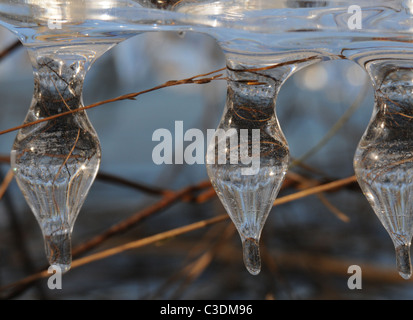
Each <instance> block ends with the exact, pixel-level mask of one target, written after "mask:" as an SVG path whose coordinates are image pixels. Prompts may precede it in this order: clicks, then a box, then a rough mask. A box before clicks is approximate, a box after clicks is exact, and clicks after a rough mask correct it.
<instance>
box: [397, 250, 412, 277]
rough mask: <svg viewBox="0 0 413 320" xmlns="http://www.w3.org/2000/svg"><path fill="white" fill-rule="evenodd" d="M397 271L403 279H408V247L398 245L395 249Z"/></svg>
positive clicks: (410, 272) (409, 266) (410, 269)
mask: <svg viewBox="0 0 413 320" xmlns="http://www.w3.org/2000/svg"><path fill="white" fill-rule="evenodd" d="M396 264H397V270H398V271H399V274H400V276H401V277H402V278H403V279H406V280H408V279H410V277H411V275H412V266H411V263H410V245H406V244H403V245H400V246H397V247H396Z"/></svg>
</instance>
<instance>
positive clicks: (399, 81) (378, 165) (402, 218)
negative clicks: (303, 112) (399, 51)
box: [354, 60, 413, 279]
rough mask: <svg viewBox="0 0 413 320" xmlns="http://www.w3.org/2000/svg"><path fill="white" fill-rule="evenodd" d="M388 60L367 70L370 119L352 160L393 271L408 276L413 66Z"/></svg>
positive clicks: (412, 229)
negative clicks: (387, 242)
mask: <svg viewBox="0 0 413 320" xmlns="http://www.w3.org/2000/svg"><path fill="white" fill-rule="evenodd" d="M397 63H398V62H397V61H396V60H391V61H389V62H388V63H386V62H383V61H382V60H380V61H379V63H378V64H376V65H374V64H371V65H370V66H369V69H368V70H369V73H370V75H371V76H372V79H373V81H374V83H375V86H376V88H375V89H376V93H375V107H374V112H373V116H372V119H371V120H370V123H369V126H368V128H367V130H366V132H365V133H364V135H363V137H362V139H361V141H360V143H359V146H358V148H357V150H356V154H355V158H354V169H355V173H356V176H357V179H358V182H359V184H360V187H361V188H362V190H363V192H364V194H365V195H366V197H367V199H368V200H369V202H370V204H371V206H372V207H373V209H374V211H375V213H376V215H377V216H378V218H379V219H380V221H381V222H382V224H383V226H384V227H385V228H386V230H387V232H388V233H389V235H390V237H391V238H392V240H393V243H394V246H395V248H396V261H397V268H398V270H399V272H400V274H401V275H402V277H403V278H405V279H407V278H409V277H410V276H411V264H410V253H409V250H410V242H411V239H412V236H413V202H412V198H413V130H412V124H413V122H412V119H413V96H412V93H413V63H412V64H411V67H408V66H407V65H406V62H405V61H403V62H400V67H397Z"/></svg>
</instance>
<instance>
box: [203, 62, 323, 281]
mask: <svg viewBox="0 0 413 320" xmlns="http://www.w3.org/2000/svg"><path fill="white" fill-rule="evenodd" d="M313 62H315V61H314V60H313V61H312V62H307V63H302V64H300V66H304V65H308V64H310V63H313ZM229 65H232V66H233V65H234V63H232V62H229ZM297 65H298V64H297V63H296V64H293V63H291V64H288V63H285V64H284V66H283V67H279V68H272V67H269V68H268V67H266V66H265V67H261V68H260V67H256V66H255V67H251V68H250V69H251V71H248V68H247V67H245V66H242V67H241V66H239V65H237V64H235V66H234V67H231V68H229V69H228V76H229V79H230V80H229V81H228V88H227V101H226V106H225V110H224V114H223V117H222V119H221V122H220V124H219V126H218V129H217V130H216V132H215V135H214V136H213V138H212V139H211V141H210V143H209V146H208V152H207V172H208V175H209V178H210V180H211V182H212V185H213V186H214V188H215V190H216V192H217V194H218V196H219V198H220V200H221V202H222V203H223V205H224V207H225V209H226V211H227V212H228V214H229V216H230V217H231V219H232V221H233V222H234V224H235V226H236V228H237V230H238V232H239V234H240V237H241V240H242V243H243V252H244V264H245V266H246V268H247V269H248V271H249V272H250V273H251V274H253V275H256V274H258V273H259V272H260V269H261V261H260V253H259V240H260V236H261V231H262V229H263V226H264V224H265V221H266V219H267V217H268V214H269V212H270V210H271V208H272V206H273V203H274V200H275V198H276V196H277V194H278V191H279V189H280V187H281V184H282V182H283V180H284V177H285V174H286V172H287V169H288V165H289V149H288V145H287V141H286V139H285V137H284V135H283V133H282V131H281V128H280V125H279V123H278V119H277V116H276V113H275V99H276V96H277V93H278V91H279V88H280V86H281V84H282V83H283V82H284V81H285V80H286V79H287V77H288V76H289V75H290V74H291V73H292V72H293V71H295V70H297Z"/></svg>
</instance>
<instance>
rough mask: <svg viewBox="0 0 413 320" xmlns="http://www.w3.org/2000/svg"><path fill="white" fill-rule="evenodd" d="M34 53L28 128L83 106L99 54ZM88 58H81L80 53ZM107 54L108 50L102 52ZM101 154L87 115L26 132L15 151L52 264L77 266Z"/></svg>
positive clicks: (15, 161)
mask: <svg viewBox="0 0 413 320" xmlns="http://www.w3.org/2000/svg"><path fill="white" fill-rule="evenodd" d="M45 50H46V49H39V50H35V49H31V50H29V53H30V57H31V60H32V64H33V68H34V78H35V86H34V95H33V99H32V104H31V106H30V109H29V112H28V114H27V117H26V119H25V122H24V123H29V122H33V121H36V120H41V119H43V118H46V117H49V116H53V115H58V114H60V113H63V112H66V111H70V110H75V109H78V108H80V107H82V106H83V103H82V98H81V94H82V87H83V80H84V77H85V74H86V71H87V68H88V67H89V65H90V63H91V62H92V61H93V59H94V58H96V56H97V55H98V54H97V52H96V51H92V50H90V51H88V50H86V49H85V48H84V47H83V46H80V47H79V48H75V47H71V49H70V50H71V51H69V52H66V53H64V52H63V51H64V50H61V51H60V52H59V53H56V52H58V50H57V49H55V50H53V49H50V48H47V51H45ZM79 50H83V52H82V51H80V52H82V53H83V54H82V55H79V56H77V55H75V54H74V52H77V51H78V52H79ZM102 51H104V50H102ZM100 157H101V150H100V144H99V140H98V137H97V135H96V132H95V130H94V129H93V127H92V125H91V124H90V122H89V120H88V117H87V115H86V112H85V111H79V112H75V113H72V114H70V115H66V116H62V117H58V118H55V119H52V120H49V121H45V122H40V123H38V124H35V125H31V126H28V127H26V128H23V129H21V130H20V131H19V132H18V134H17V137H16V139H15V142H14V145H13V148H12V152H11V165H12V168H13V170H14V173H15V177H16V180H17V183H18V185H19V187H20V189H21V191H22V193H23V195H24V196H25V198H26V201H27V203H28V204H29V206H30V208H31V209H32V211H33V213H34V215H35V216H36V218H37V221H38V222H39V225H40V227H41V230H42V232H43V237H44V242H45V250H46V254H47V257H48V260H49V263H50V264H51V265H55V266H58V267H60V269H61V271H62V272H66V271H67V270H69V268H70V265H71V259H72V258H71V234H72V230H73V225H74V223H75V220H76V217H77V215H78V213H79V210H80V208H81V206H82V204H83V202H84V201H85V198H86V195H87V193H88V191H89V188H90V186H91V185H92V183H93V181H94V179H95V176H96V174H97V171H98V168H99V164H100Z"/></svg>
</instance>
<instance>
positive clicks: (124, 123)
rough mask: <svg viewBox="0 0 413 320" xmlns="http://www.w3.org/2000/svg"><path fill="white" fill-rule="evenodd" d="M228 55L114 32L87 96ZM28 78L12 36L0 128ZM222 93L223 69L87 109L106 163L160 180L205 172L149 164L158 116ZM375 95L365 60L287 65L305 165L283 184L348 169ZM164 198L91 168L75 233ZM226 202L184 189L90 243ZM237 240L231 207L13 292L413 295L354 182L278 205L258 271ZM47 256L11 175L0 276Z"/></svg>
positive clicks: (136, 178)
mask: <svg viewBox="0 0 413 320" xmlns="http://www.w3.org/2000/svg"><path fill="white" fill-rule="evenodd" d="M0 31H1V33H0V39H1V41H0V43H1V47H2V48H6V47H7V46H8V45H9V44H11V43H13V42H14V41H15V38H14V37H13V35H11V34H10V33H9V32H8V31H6V30H4V29H2V30H0ZM224 66H225V60H224V56H223V54H222V52H221V50H220V48H219V47H218V46H217V44H216V42H215V41H214V40H213V39H212V38H210V37H208V36H206V35H203V34H195V33H186V34H182V33H181V34H177V33H172V32H170V33H166V32H159V33H147V34H141V35H138V36H136V37H134V38H131V39H129V40H127V41H125V42H123V43H121V44H119V45H118V46H116V47H115V48H113V49H112V50H110V51H109V52H107V53H106V54H105V55H104V56H102V57H101V58H100V59H98V61H97V62H96V63H95V64H94V65H93V66H92V68H91V70H90V71H89V73H88V75H87V78H86V83H85V88H84V102H85V105H87V104H90V103H93V102H97V101H101V100H105V99H109V98H113V97H117V96H119V95H121V94H125V93H130V92H138V91H141V90H145V89H149V88H151V87H154V86H157V85H159V84H162V83H164V82H166V81H169V80H177V79H183V78H187V77H191V76H194V75H198V74H203V73H207V72H210V71H213V70H216V69H219V68H222V67H224ZM32 92H33V77H32V71H31V66H30V63H29V61H28V58H27V55H26V52H25V50H24V49H22V48H20V49H18V50H16V51H14V52H13V53H11V54H10V55H8V56H7V57H5V58H4V59H3V60H2V61H1V62H0V97H1V98H0V101H1V110H2V116H1V118H0V130H4V129H8V128H11V127H14V126H17V125H19V124H21V123H22V122H23V120H24V118H25V115H26V112H27V110H28V107H29V105H30V101H31V97H32ZM225 94H226V84H225V81H214V82H211V83H207V84H203V85H194V84H192V85H180V86H176V87H170V88H166V89H162V90H158V91H154V92H151V93H148V94H144V95H141V96H139V97H138V98H137V100H136V101H129V100H127V101H121V102H116V103H111V104H108V105H104V106H101V107H98V108H95V109H92V110H90V111H88V115H89V118H90V120H91V122H92V123H93V125H94V127H95V129H96V131H97V132H98V135H99V138H100V141H101V144H102V163H101V170H100V172H101V173H105V174H109V175H111V176H116V177H118V178H124V179H127V180H129V181H133V182H137V183H141V184H144V185H146V186H153V187H156V188H159V189H167V190H179V189H181V188H184V187H187V186H191V185H196V184H198V183H200V182H202V181H205V180H207V174H206V169H205V166H204V165H197V164H194V165H186V164H184V165H156V164H154V163H153V161H152V150H153V148H154V147H155V146H156V145H157V144H158V143H159V142H156V141H152V134H153V132H154V131H155V130H157V129H160V128H166V129H168V130H170V131H171V132H172V133H174V125H175V121H183V125H184V131H186V130H188V129H191V128H198V129H201V130H202V131H203V132H205V133H206V130H207V129H215V128H216V127H217V125H218V122H219V119H220V117H221V114H222V111H223V108H224V104H225ZM355 101H356V103H355ZM373 103H374V99H373V90H372V87H371V85H370V83H369V80H368V79H367V76H366V74H365V73H364V71H363V70H362V69H361V68H359V67H358V66H357V65H355V64H354V63H352V62H349V61H344V60H340V61H330V62H324V63H321V64H317V65H314V66H311V67H309V68H307V69H304V70H301V71H300V72H298V73H296V74H295V75H293V76H292V77H291V78H289V79H288V80H287V82H286V83H285V85H284V86H283V87H282V89H281V92H280V95H279V97H278V101H277V113H278V117H279V120H280V123H281V127H282V129H283V131H284V134H285V136H286V138H287V140H288V142H289V145H290V150H291V155H292V157H293V158H294V159H299V158H300V157H302V156H304V155H306V158H305V161H304V162H303V163H304V165H301V166H295V167H294V168H292V169H291V173H292V175H291V176H289V177H288V178H287V183H286V184H285V187H284V188H283V189H282V190H281V192H280V194H279V197H282V196H285V195H288V194H291V193H294V192H297V191H298V190H301V189H303V188H308V187H310V186H311V185H315V184H319V183H325V182H329V181H334V180H337V179H341V178H346V177H349V176H352V175H353V167H352V161H353V155H354V152H355V149H356V147H357V144H358V141H359V140H360V138H361V136H362V134H363V132H364V130H365V128H366V126H367V124H368V121H369V119H370V115H371V112H372V107H373ZM332 128H334V131H333V132H332V131H331V130H332ZM15 135H16V132H11V133H8V134H5V135H2V136H1V137H0V142H1V143H0V155H2V156H8V155H9V152H10V150H11V147H12V144H13V140H14V137H15ZM326 136H329V139H326ZM320 141H322V142H321V143H320ZM186 143H187V142H186ZM187 144H189V143H187ZM184 147H185V145H184ZM308 152H310V153H308ZM0 169H1V172H2V175H3V177H4V175H5V174H6V173H7V171H8V170H9V165H8V164H7V163H2V164H1V167H0ZM160 199H161V196H159V195H154V194H148V193H145V192H142V191H139V190H136V189H134V188H131V187H128V186H125V185H122V184H120V183H114V182H113V181H107V180H103V179H97V180H96V181H95V183H94V185H93V186H92V188H91V190H90V192H89V196H88V198H87V200H86V202H85V204H84V206H83V208H82V210H81V212H80V214H79V217H78V219H77V221H76V224H75V227H74V233H73V246H74V247H76V246H77V245H80V244H82V243H84V242H85V241H87V240H89V239H91V238H92V237H94V236H95V235H98V234H100V233H102V232H104V231H105V230H107V229H108V228H110V227H111V226H113V225H115V224H117V223H119V222H121V221H123V220H124V219H127V218H129V217H131V216H133V214H135V213H136V212H140V211H141V210H143V209H144V208H147V207H148V206H151V205H153V204H154V203H157V202H158V201H159V200H160ZM224 213H225V211H224V208H223V207H222V205H221V203H220V202H219V200H218V199H217V198H216V197H211V198H210V199H209V200H208V201H205V202H203V203H196V201H191V199H187V201H180V202H177V203H175V204H173V205H171V206H169V207H168V208H166V209H165V210H161V211H159V212H157V213H155V214H153V215H151V216H150V217H148V218H147V219H144V220H143V221H141V222H140V223H139V224H137V225H136V226H134V227H132V228H130V229H129V230H128V231H126V232H122V233H119V234H116V235H115V236H113V237H111V238H110V239H108V240H107V241H104V242H103V243H102V244H100V245H99V246H97V247H96V248H94V249H93V250H92V251H90V252H89V253H93V252H99V251H102V250H104V249H107V248H111V247H114V246H117V245H120V244H124V243H128V242H130V241H134V240H137V239H141V238H145V237H147V236H150V235H154V234H157V233H160V232H164V231H167V230H170V229H173V228H177V227H180V226H184V225H187V224H190V223H193V222H197V221H200V220H204V219H209V218H212V217H215V216H218V215H221V214H224ZM241 249H242V248H241V241H240V239H239V236H238V234H237V233H236V232H234V228H233V226H232V224H231V223H230V222H229V220H227V221H224V222H220V223H217V224H214V225H212V226H209V227H205V228H201V229H199V230H196V231H193V232H189V233H186V234H184V235H181V236H177V237H174V238H171V239H167V240H165V241H159V242H157V243H155V244H151V245H148V246H144V247H142V248H138V249H134V250H128V251H125V252H123V253H120V254H117V255H115V256H112V257H109V258H107V259H102V260H99V261H96V262H92V263H89V264H87V265H84V266H80V267H78V268H74V269H72V270H71V271H69V273H67V274H65V275H64V276H63V289H62V290H49V289H48V287H47V279H41V280H39V281H37V282H35V283H34V284H32V285H30V286H28V287H27V288H25V289H24V290H20V291H19V292H15V294H14V295H13V296H12V297H10V298H14V299H411V298H413V288H412V286H411V282H410V281H405V280H403V279H402V278H401V277H400V276H399V275H398V273H397V271H396V267H395V258H394V249H393V244H392V242H391V240H390V237H389V236H388V235H387V233H386V231H385V230H384V228H383V227H382V226H381V224H380V222H379V220H378V219H377V218H376V216H375V215H374V213H373V211H372V209H371V208H370V206H369V204H368V203H367V200H366V199H365V198H364V196H363V195H362V193H361V191H360V189H359V188H358V186H357V185H356V184H350V185H348V186H346V187H344V188H340V189H338V190H332V191H331V192H327V193H324V194H322V195H313V196H309V197H306V198H303V199H299V200H296V201H293V202H290V203H286V204H283V205H280V206H276V207H274V208H273V210H272V212H271V213H270V216H269V218H268V220H267V223H266V225H265V227H264V230H263V235H262V242H261V250H262V255H263V257H262V259H263V266H262V271H261V273H260V274H259V275H258V276H252V275H250V274H249V273H248V272H247V270H246V269H245V268H244V265H243V261H242V251H241ZM89 253H88V254H89ZM46 263H47V261H46V257H45V253H44V248H43V239H42V236H41V231H40V228H39V226H38V224H37V222H36V220H35V218H34V216H33V215H32V213H31V212H30V210H29V208H28V206H27V204H26V203H25V201H24V198H23V196H22V195H21V193H20V191H19V190H18V188H17V185H16V183H15V182H12V184H11V185H10V187H9V189H8V191H7V193H6V195H5V197H4V198H3V199H2V200H1V201H0V287H1V286H4V285H7V284H10V283H13V282H15V281H18V280H20V279H23V278H25V277H27V276H29V275H30V274H33V273H35V272H36V271H38V270H39V269H41V268H42V267H44V266H45V264H46ZM351 265H359V266H361V268H362V271H363V273H362V289H361V290H350V289H349V288H348V286H347V281H348V279H349V277H350V276H351V274H348V273H347V269H348V267H349V266H351Z"/></svg>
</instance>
